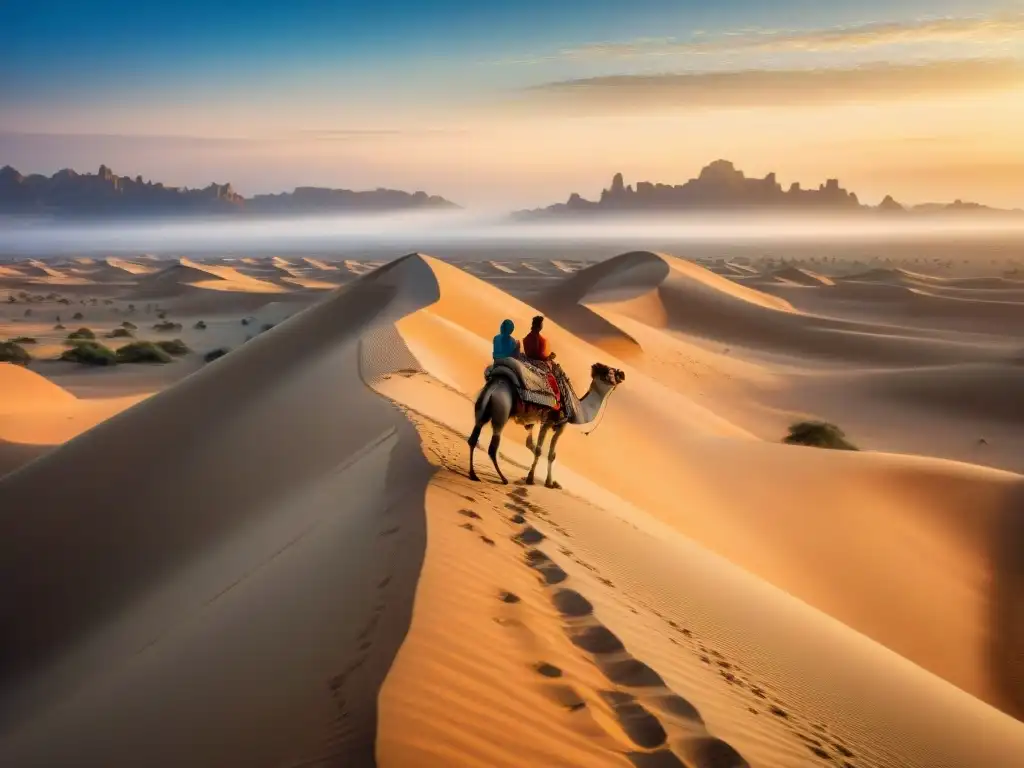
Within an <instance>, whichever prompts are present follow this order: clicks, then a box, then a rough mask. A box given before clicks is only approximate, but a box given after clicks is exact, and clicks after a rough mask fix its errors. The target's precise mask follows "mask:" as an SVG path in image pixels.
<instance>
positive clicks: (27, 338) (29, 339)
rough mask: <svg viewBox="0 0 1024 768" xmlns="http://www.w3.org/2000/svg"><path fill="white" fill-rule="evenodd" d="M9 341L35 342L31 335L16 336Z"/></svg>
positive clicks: (16, 342) (17, 342) (18, 342)
mask: <svg viewBox="0 0 1024 768" xmlns="http://www.w3.org/2000/svg"><path fill="white" fill-rule="evenodd" d="M11 341H12V342H13V343H14V344H35V343H36V340H35V339H33V338H32V337H31V336H16V337H15V338H13V339H11Z"/></svg>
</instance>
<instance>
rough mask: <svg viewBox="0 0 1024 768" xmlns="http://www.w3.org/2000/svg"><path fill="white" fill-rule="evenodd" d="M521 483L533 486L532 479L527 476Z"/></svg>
mask: <svg viewBox="0 0 1024 768" xmlns="http://www.w3.org/2000/svg"><path fill="white" fill-rule="evenodd" d="M523 482H524V483H526V484H527V485H533V477H532V476H531V475H527V476H526V479H524V480H523Z"/></svg>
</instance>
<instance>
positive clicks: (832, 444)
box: [782, 421, 859, 451]
mask: <svg viewBox="0 0 1024 768" xmlns="http://www.w3.org/2000/svg"><path fill="white" fill-rule="evenodd" d="M782 442H784V443H788V444H789V445H809V446H811V447H813V448H831V449H833V450H837V451H856V450H859V449H858V448H857V446H855V445H854V444H853V443H851V442H850V441H849V440H847V439H846V435H845V434H844V433H843V430H841V429H840V428H839V427H837V426H836V425H835V424H829V423H828V422H826V421H801V422H798V423H796V424H794V425H792V426H791V427H790V428H789V434H788V435H786V437H785V438H783V440H782Z"/></svg>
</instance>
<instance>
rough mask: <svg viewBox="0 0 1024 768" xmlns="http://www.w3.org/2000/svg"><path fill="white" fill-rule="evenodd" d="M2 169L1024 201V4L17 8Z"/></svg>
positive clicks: (470, 194) (246, 1) (543, 1)
mask: <svg viewBox="0 0 1024 768" xmlns="http://www.w3.org/2000/svg"><path fill="white" fill-rule="evenodd" d="M0 29H4V30H5V34H4V45H3V46H2V47H0V165H2V164H10V165H13V166H14V167H16V168H18V169H19V170H20V171H22V172H23V173H30V172H38V173H46V174H51V173H54V172H56V171H57V170H60V169H61V168H64V167H71V168H74V169H76V170H79V171H85V170H90V171H94V170H95V168H97V167H98V166H99V165H100V164H101V163H104V164H106V165H108V166H110V167H112V168H113V169H114V171H115V172H117V173H121V174H125V175H131V176H135V175H142V176H144V177H146V178H153V179H155V180H159V181H163V182H164V183H167V184H172V185H186V186H205V185H206V184H208V183H210V182H217V183H225V182H231V183H232V184H233V185H234V187H235V188H236V189H237V190H238V191H239V192H241V193H243V194H254V193H261V192H278V191H283V190H289V189H291V188H293V187H295V186H306V185H315V186H331V187H345V188H353V189H366V188H374V187H380V186H386V187H394V188H400V189H406V190H410V191H414V190H424V191H426V192H429V193H431V194H439V195H443V196H445V197H447V198H449V199H451V200H454V201H455V202H458V203H460V204H462V205H465V206H467V207H473V208H480V209H492V208H493V209H495V210H497V209H500V208H502V207H507V208H519V207H535V206H540V205H547V204H550V203H553V202H559V201H564V200H565V199H566V198H567V197H568V195H569V194H570V193H571V192H574V191H575V192H579V193H581V194H583V195H584V196H585V197H594V196H596V195H597V194H599V192H600V190H601V189H602V188H603V187H605V186H608V185H609V184H610V180H611V177H612V175H613V174H614V173H616V172H621V173H623V174H624V175H625V177H626V181H627V182H634V183H635V182H636V181H657V182H663V183H682V182H685V181H686V180H687V179H689V178H692V177H693V176H696V175H697V174H698V173H699V171H700V168H701V167H702V166H704V165H706V164H707V163H708V162H711V161H712V160H715V159H718V158H725V159H729V160H732V161H733V162H734V163H736V165H737V167H739V168H741V169H742V170H744V171H745V172H746V173H747V174H748V175H751V176H763V175H764V174H766V173H768V172H776V173H777V174H778V178H779V180H780V182H782V183H783V184H787V185H788V184H789V183H790V182H793V181H799V182H801V183H802V184H804V185H805V186H811V185H817V184H819V183H821V182H823V181H824V180H825V179H827V178H833V177H837V178H839V179H840V180H841V181H842V183H843V184H844V186H846V187H847V188H849V189H852V190H853V191H855V192H857V193H858V195H859V196H860V197H861V199H862V200H865V201H867V202H877V201H879V200H880V199H881V198H882V197H883V196H884V195H886V194H892V195H893V196H895V197H896V198H897V199H898V200H901V201H903V202H907V203H920V202H930V201H942V202H945V201H949V200H953V199H957V198H960V199H965V200H974V201H978V202H983V203H987V204H990V205H998V206H1004V207H1011V206H1021V207H1024V141H1022V140H1021V135H1022V131H1021V126H1024V0H1004V1H1002V2H990V1H989V0H974V1H973V2H962V1H960V0H931V1H930V2H919V1H918V0H906V1H904V2H900V1H899V0H888V1H881V0H858V1H857V2H849V1H848V0H828V1H826V0H774V1H773V2H771V3H768V2H764V0H716V2H715V3H708V2H706V0H631V1H630V2H625V3H624V2H622V1H621V0H590V1H589V2H584V0H559V2H552V1H551V0H517V1H516V2H505V1H504V0H490V1H489V2H480V0H476V2H468V0H430V2H423V1H422V0H375V1H374V2H372V3H366V2H358V3H350V2H347V1H340V0H335V1H333V2H332V1H331V0H290V1H289V2H261V1H260V0H227V1H218V0H178V2H176V3H174V4H171V3H140V2H138V1H137V0H132V2H128V1H127V0H35V1H34V2H0Z"/></svg>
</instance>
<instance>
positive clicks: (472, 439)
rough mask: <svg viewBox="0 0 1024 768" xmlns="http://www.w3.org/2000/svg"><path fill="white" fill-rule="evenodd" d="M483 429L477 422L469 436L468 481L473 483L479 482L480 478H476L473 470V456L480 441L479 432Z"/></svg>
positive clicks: (480, 423)
mask: <svg viewBox="0 0 1024 768" xmlns="http://www.w3.org/2000/svg"><path fill="white" fill-rule="evenodd" d="M483 428H484V422H483V421H478V422H477V423H476V424H475V425H473V431H472V432H470V434H469V479H470V480H472V481H473V482H475V483H478V482H480V478H479V477H477V476H476V470H475V469H473V456H474V455H476V444H477V443H478V442H479V441H480V430H482V429H483Z"/></svg>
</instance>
